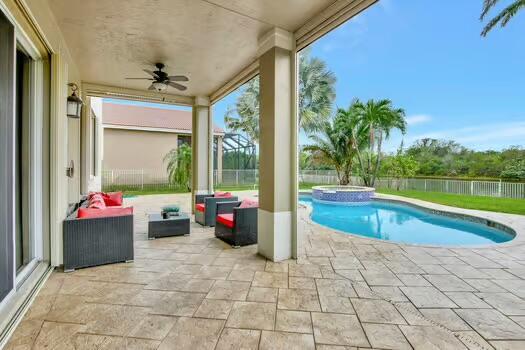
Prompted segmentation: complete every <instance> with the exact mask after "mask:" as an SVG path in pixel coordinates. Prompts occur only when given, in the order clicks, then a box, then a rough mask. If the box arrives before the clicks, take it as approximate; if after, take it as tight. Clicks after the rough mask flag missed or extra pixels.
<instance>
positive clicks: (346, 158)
mask: <svg viewBox="0 0 525 350" xmlns="http://www.w3.org/2000/svg"><path fill="white" fill-rule="evenodd" d="M356 121H357V120H356V119H355V117H354V116H353V115H352V114H350V113H348V111H346V110H344V109H338V110H337V113H336V115H335V117H334V119H333V120H332V121H330V122H326V123H324V124H323V128H322V131H321V135H317V134H313V135H310V136H309V137H310V139H311V140H312V141H313V142H314V144H311V145H307V146H305V147H304V148H303V150H305V151H310V152H312V158H314V159H315V160H316V161H318V162H320V163H323V164H324V165H328V166H333V167H334V169H335V171H336V172H337V178H338V180H339V184H340V185H348V184H349V183H350V175H351V174H352V166H353V161H354V158H355V156H356V152H357V151H358V148H359V147H361V145H362V143H363V140H364V138H363V137H362V136H360V135H356V134H355V133H356V132H359V131H358V129H357V128H355V127H354V126H355V124H356Z"/></svg>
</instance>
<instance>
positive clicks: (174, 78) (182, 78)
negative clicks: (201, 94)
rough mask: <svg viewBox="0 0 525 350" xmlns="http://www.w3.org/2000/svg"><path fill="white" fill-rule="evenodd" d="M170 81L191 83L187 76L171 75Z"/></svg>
mask: <svg viewBox="0 0 525 350" xmlns="http://www.w3.org/2000/svg"><path fill="white" fill-rule="evenodd" d="M168 79H169V80H171V81H189V79H188V77H187V76H185V75H171V76H169V77H168Z"/></svg>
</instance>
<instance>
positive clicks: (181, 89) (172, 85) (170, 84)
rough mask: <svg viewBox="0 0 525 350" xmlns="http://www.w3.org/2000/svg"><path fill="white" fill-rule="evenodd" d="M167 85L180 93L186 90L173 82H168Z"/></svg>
mask: <svg viewBox="0 0 525 350" xmlns="http://www.w3.org/2000/svg"><path fill="white" fill-rule="evenodd" d="M168 85H169V86H171V87H174V88H175V89H177V90H180V91H184V90H186V89H187V87H186V86H184V85H181V84H177V83H174V82H172V81H170V82H169V83H168Z"/></svg>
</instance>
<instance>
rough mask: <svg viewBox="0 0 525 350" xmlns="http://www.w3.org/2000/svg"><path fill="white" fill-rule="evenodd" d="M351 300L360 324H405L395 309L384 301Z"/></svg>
mask: <svg viewBox="0 0 525 350" xmlns="http://www.w3.org/2000/svg"><path fill="white" fill-rule="evenodd" d="M351 300H352V304H353V305H354V308H355V310H356V312H357V315H358V316H359V320H360V321H361V322H370V323H390V324H406V321H405V319H404V318H403V316H401V314H400V313H399V312H398V311H397V309H396V308H395V307H394V306H393V305H392V304H390V303H388V302H386V301H384V300H369V299H355V298H352V299H351Z"/></svg>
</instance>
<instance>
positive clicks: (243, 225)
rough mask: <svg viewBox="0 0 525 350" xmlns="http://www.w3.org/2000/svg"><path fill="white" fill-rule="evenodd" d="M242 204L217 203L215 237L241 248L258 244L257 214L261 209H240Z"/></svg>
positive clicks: (235, 202) (236, 202) (237, 202)
mask: <svg viewBox="0 0 525 350" xmlns="http://www.w3.org/2000/svg"><path fill="white" fill-rule="evenodd" d="M240 205H241V202H239V201H234V202H222V203H217V218H216V224H215V237H217V238H219V239H221V240H223V241H224V242H226V243H228V244H230V245H232V246H233V247H240V246H245V245H250V244H256V243H257V212H258V210H259V208H256V207H253V208H239V206H240Z"/></svg>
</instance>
